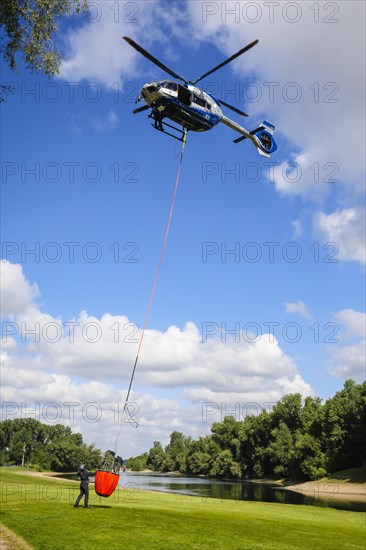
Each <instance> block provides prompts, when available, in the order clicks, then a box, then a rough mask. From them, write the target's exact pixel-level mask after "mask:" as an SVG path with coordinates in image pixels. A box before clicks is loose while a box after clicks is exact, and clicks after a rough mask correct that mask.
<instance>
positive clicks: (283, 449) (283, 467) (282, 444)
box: [267, 422, 295, 476]
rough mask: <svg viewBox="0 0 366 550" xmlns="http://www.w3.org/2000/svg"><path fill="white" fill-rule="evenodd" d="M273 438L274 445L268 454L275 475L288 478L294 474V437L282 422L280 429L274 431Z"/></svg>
mask: <svg viewBox="0 0 366 550" xmlns="http://www.w3.org/2000/svg"><path fill="white" fill-rule="evenodd" d="M271 436H272V443H270V445H269V447H268V449H267V454H268V456H269V457H270V460H271V463H272V466H273V473H274V474H275V475H284V476H288V475H290V474H291V473H292V466H293V462H294V458H295V448H294V440H293V435H292V433H291V431H290V429H289V427H288V426H287V424H285V423H284V422H280V424H279V426H278V428H274V430H273V431H272V434H271Z"/></svg>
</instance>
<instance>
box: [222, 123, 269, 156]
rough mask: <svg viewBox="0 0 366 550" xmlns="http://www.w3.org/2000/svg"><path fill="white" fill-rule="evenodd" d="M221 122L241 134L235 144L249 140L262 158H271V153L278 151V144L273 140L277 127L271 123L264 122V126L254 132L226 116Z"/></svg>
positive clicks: (261, 125)
mask: <svg viewBox="0 0 366 550" xmlns="http://www.w3.org/2000/svg"><path fill="white" fill-rule="evenodd" d="M221 122H223V123H224V124H226V126H229V127H230V128H232V129H233V130H235V131H236V132H239V134H241V137H240V138H237V139H235V140H234V143H239V142H240V141H243V140H244V139H247V138H248V139H250V140H251V141H252V142H253V144H254V145H255V147H256V148H257V151H258V153H259V154H260V155H261V156H263V157H267V158H269V157H270V156H271V153H273V152H274V151H276V150H277V145H276V142H275V140H274V139H273V132H274V129H275V127H274V126H273V124H271V123H270V122H267V121H266V120H264V121H263V122H262V124H260V125H259V126H258V128H255V129H254V130H247V129H246V128H244V126H241V125H240V124H237V123H236V122H235V121H234V120H231V119H230V118H228V117H226V116H225V115H224V116H223V117H222V119H221Z"/></svg>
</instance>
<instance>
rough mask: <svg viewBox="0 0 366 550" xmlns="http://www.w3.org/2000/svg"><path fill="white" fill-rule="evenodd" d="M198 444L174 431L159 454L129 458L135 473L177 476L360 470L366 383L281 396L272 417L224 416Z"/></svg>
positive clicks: (157, 446) (365, 437) (365, 441)
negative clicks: (331, 392) (323, 393)
mask: <svg viewBox="0 0 366 550" xmlns="http://www.w3.org/2000/svg"><path fill="white" fill-rule="evenodd" d="M211 431H212V434H211V435H208V436H205V437H200V438H199V439H198V440H197V441H192V440H191V438H189V437H186V436H184V435H183V434H182V433H180V432H173V433H172V434H171V436H170V443H169V445H167V446H166V447H165V449H163V447H162V445H161V443H160V442H159V441H155V442H154V446H153V447H152V448H151V449H150V451H149V452H148V453H144V454H143V455H140V456H139V457H135V458H132V459H129V460H128V461H127V462H126V465H127V467H129V468H131V469H136V470H142V469H144V468H150V469H152V470H154V471H160V472H165V471H174V470H176V471H180V472H181V473H185V474H193V475H207V476H213V477H221V478H236V479H243V478H252V477H254V478H263V477H266V476H268V477H273V476H275V477H296V478H304V479H312V480H313V479H319V478H321V477H323V476H324V475H326V474H327V473H330V472H334V471H336V470H342V469H345V468H352V467H357V466H363V465H364V464H365V451H366V382H364V383H363V384H356V383H355V382H354V381H353V380H347V381H346V382H345V384H344V388H343V390H342V391H339V392H337V393H336V395H335V396H334V397H332V398H331V399H329V400H328V401H326V402H325V403H324V404H322V402H321V399H319V398H313V397H306V398H305V400H304V401H302V398H301V395H300V394H289V395H285V396H284V397H283V398H282V399H281V401H279V402H278V403H277V404H276V406H275V407H274V408H273V410H272V412H270V413H269V412H266V411H262V413H261V414H260V415H258V416H247V417H246V418H244V419H243V420H242V421H240V422H239V421H237V420H235V418H234V417H232V416H226V417H225V418H224V420H223V421H222V422H215V423H214V424H213V425H212V428H211Z"/></svg>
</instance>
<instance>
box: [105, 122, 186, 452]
mask: <svg viewBox="0 0 366 550" xmlns="http://www.w3.org/2000/svg"><path fill="white" fill-rule="evenodd" d="M186 141H187V130H186V128H184V133H183V137H182V149H181V152H180V160H179V166H178V172H177V177H176V180H175V186H174V193H173V199H172V203H171V205H170V212H169V218H168V222H167V226H166V230H165V236H164V241H163V245H162V248H161V252H160V258H159V262H158V267H157V269H156V273H155V278H154V283H153V286H152V289H151V293H150V299H149V303H148V306H147V310H146V314H145V321H144V325H143V328H142V332H141V336H140V340H139V345H138V348H137V353H136V358H135V363H134V365H133V369H132V374H131V379H130V384H129V386H128V390H127V396H126V400H125V404H124V406H123V411H122V418H121V425H120V429H119V432H118V434H117V437H116V444H115V454H116V453H117V443H118V439H119V436H120V434H121V431H122V425H123V419H124V416H125V414H126V416H127V413H128V409H127V406H128V400H129V397H130V393H131V388H132V383H133V379H134V376H135V372H136V367H137V363H138V360H139V356H140V351H141V347H142V342H143V339H144V336H145V331H146V328H147V324H148V321H149V316H150V310H151V306H152V303H153V299H154V294H155V290H156V286H157V283H158V279H159V274H160V269H161V265H162V263H163V259H164V254H165V248H166V244H167V241H168V235H169V230H170V225H171V221H172V217H173V211H174V206H175V201H176V198H177V192H178V186H179V179H180V172H181V168H182V163H183V154H184V149H185V144H186ZM126 411H127V412H126ZM136 427H137V426H136Z"/></svg>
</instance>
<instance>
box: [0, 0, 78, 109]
mask: <svg viewBox="0 0 366 550" xmlns="http://www.w3.org/2000/svg"><path fill="white" fill-rule="evenodd" d="M87 8H88V2H87V0H2V1H1V2H0V28H1V34H2V38H1V47H0V48H1V54H2V56H3V58H4V60H5V62H6V63H7V65H8V66H9V67H10V69H11V70H12V71H16V69H17V55H18V54H20V55H21V57H22V62H23V63H24V65H25V66H26V67H27V68H28V69H30V70H31V71H32V72H33V71H34V72H43V73H45V74H46V75H47V76H49V77H51V76H53V75H55V74H57V73H58V72H59V68H60V64H61V54H60V52H59V50H58V49H57V48H55V46H54V37H55V34H56V33H57V30H58V25H59V21H60V19H61V17H62V16H64V15H70V14H72V10H73V9H75V11H76V12H79V11H85V10H87ZM10 91H11V86H9V85H7V84H1V87H0V101H4V100H5V96H6V94H7V93H9V92H10Z"/></svg>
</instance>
